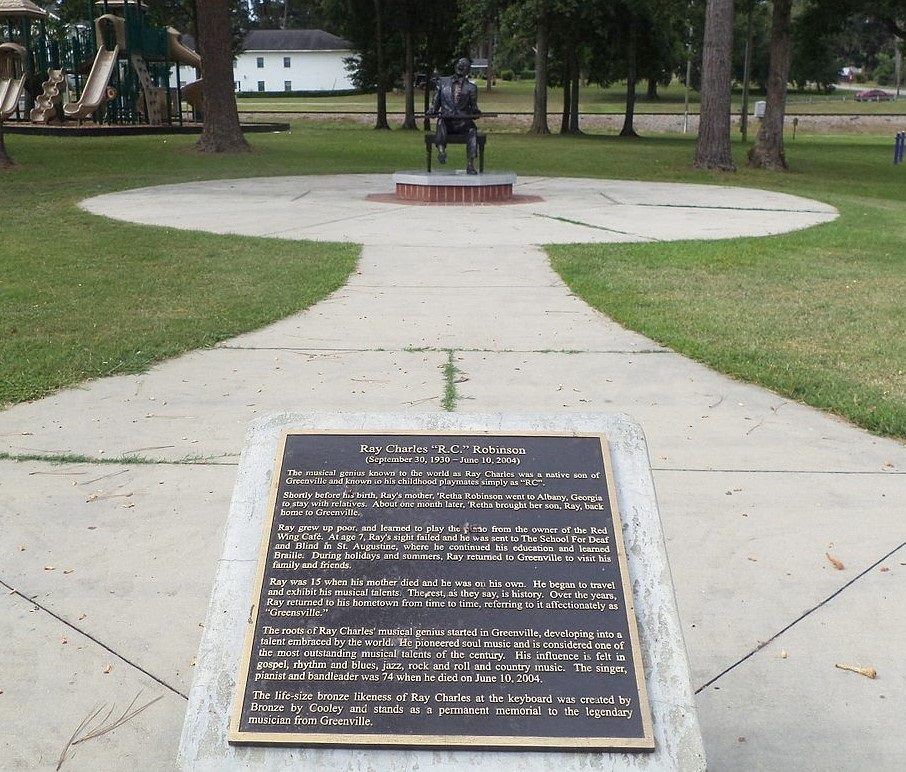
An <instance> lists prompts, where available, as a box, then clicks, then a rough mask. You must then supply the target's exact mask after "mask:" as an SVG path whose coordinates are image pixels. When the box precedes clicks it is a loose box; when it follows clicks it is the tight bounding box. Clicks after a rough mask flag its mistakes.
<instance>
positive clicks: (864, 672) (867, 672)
mask: <svg viewBox="0 0 906 772" xmlns="http://www.w3.org/2000/svg"><path fill="white" fill-rule="evenodd" d="M834 667H836V668H839V669H840V670H848V671H849V672H850V673H858V674H859V675H861V676H865V677H866V678H872V679H874V678H877V677H878V671H877V670H875V669H874V668H873V667H862V666H861V665H844V664H841V663H839V662H838V663H837V664H835V665H834Z"/></svg>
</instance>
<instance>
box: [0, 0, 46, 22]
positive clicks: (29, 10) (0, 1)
mask: <svg viewBox="0 0 906 772" xmlns="http://www.w3.org/2000/svg"><path fill="white" fill-rule="evenodd" d="M23 16H27V17H30V18H32V19H43V18H45V17H46V16H47V11H45V10H44V9H43V8H39V7H38V6H37V5H35V4H34V3H33V2H31V0H0V17H5V18H21V17H23Z"/></svg>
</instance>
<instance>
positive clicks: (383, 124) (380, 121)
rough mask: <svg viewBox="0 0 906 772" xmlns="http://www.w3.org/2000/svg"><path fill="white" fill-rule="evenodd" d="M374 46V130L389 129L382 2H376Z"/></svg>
mask: <svg viewBox="0 0 906 772" xmlns="http://www.w3.org/2000/svg"><path fill="white" fill-rule="evenodd" d="M374 44H375V54H376V57H377V120H376V121H375V124H374V128H376V129H389V128H390V124H389V123H387V74H386V73H385V72H384V23H383V19H382V18H381V0H374Z"/></svg>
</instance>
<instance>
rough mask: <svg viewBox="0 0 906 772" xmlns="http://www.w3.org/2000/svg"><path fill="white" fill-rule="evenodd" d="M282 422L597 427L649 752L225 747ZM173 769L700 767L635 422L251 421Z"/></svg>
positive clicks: (465, 428)
mask: <svg viewBox="0 0 906 772" xmlns="http://www.w3.org/2000/svg"><path fill="white" fill-rule="evenodd" d="M287 431H302V432H306V431H307V432H332V431H333V432H336V431H341V432H342V431H345V432H351V433H357V432H383V433H387V434H392V433H394V432H413V431H414V432H425V433H437V434H439V433H453V432H455V433H462V434H469V435H473V434H474V435H481V434H482V433H497V434H501V433H506V434H510V435H514V436H516V435H522V434H525V435H531V434H537V433H542V434H559V435H571V434H599V435H602V436H604V437H606V441H607V443H608V445H609V447H610V451H611V456H612V471H613V482H614V485H615V489H616V498H617V500H618V504H619V511H620V513H621V516H622V527H623V538H624V542H625V547H626V555H627V558H628V570H629V575H630V577H631V580H632V581H631V586H632V593H633V603H634V609H635V616H636V620H637V623H638V633H639V640H640V648H641V660H642V663H643V665H644V672H645V681H646V686H647V689H648V694H649V698H650V704H651V718H652V729H653V738H654V746H655V750H654V751H653V752H650V753H627V752H622V751H607V752H600V751H598V752H588V751H587V750H586V749H585V748H582V747H576V748H575V749H571V750H569V751H565V752H564V751H558V752H554V751H548V752H538V751H528V750H522V749H518V747H517V748H514V749H513V750H496V751H490V750H484V751H482V750H479V749H478V748H480V743H476V746H475V749H471V748H469V749H462V750H454V749H446V750H427V749H426V750H421V749H380V750H379V749H369V748H362V747H359V748H343V747H280V746H250V745H231V744H230V743H229V742H228V730H229V723H230V714H231V710H232V708H233V705H232V703H233V701H234V699H233V698H234V695H235V692H236V679H237V677H238V676H239V674H240V671H241V669H242V661H241V660H242V658H243V657H242V655H243V643H244V639H245V636H246V632H247V629H248V627H249V614H250V609H249V599H250V598H251V597H252V595H253V591H254V588H255V585H256V573H257V568H258V557H259V554H260V549H261V539H262V533H263V528H264V525H265V523H266V522H267V521H268V519H269V516H270V513H269V507H270V505H271V503H272V495H271V492H272V490H273V483H274V480H273V479H272V478H273V476H274V458H275V455H276V453H277V449H278V447H279V445H280V443H282V442H283V436H284V433H285V432H287ZM179 764H180V767H181V768H182V769H192V770H215V769H216V770H223V769H247V768H254V769H311V770H337V771H339V770H351V769H363V768H368V769H388V770H390V769H393V770H413V771H414V770H416V769H428V768H430V769H432V770H433V769H441V770H453V769H464V770H465V769H470V770H471V769H487V770H492V769H493V770H497V769H500V768H503V767H506V766H510V765H515V767H516V768H518V769H526V770H555V769H556V770H557V771H558V772H569V771H570V770H580V769H581V770H583V771H586V770H616V769H646V770H648V769H650V770H654V769H658V770H661V769H663V770H668V769H669V770H673V769H683V770H697V769H704V768H705V760H704V750H703V747H702V740H701V734H700V731H699V728H698V722H697V718H696V712H695V704H694V698H693V694H692V689H691V686H690V683H689V672H688V664H687V661H686V652H685V647H684V644H683V640H682V634H681V629H680V625H679V620H678V618H677V612H676V606H675V601H674V596H673V586H672V581H671V578H670V573H669V567H668V565H667V559H666V554H665V552H664V546H663V537H662V533H661V527H660V521H659V517H658V512H657V504H656V500H655V496H654V489H653V484H652V480H651V473H650V470H649V465H648V457H647V450H646V447H645V441H644V438H643V436H642V434H641V432H640V430H639V429H638V428H637V427H636V426H635V425H634V424H633V423H632V422H631V421H630V420H629V419H627V418H626V417H623V416H562V417H551V416H544V417H537V418H533V417H519V418H517V417H509V416H480V415H471V416H470V415H456V414H438V415H387V414H372V415H343V414H336V413H331V414H311V413H305V414H281V415H277V416H272V417H269V418H266V419H262V420H260V421H258V422H256V423H255V424H254V425H253V426H252V429H251V432H250V436H249V441H248V444H247V446H246V448H245V450H244V452H243V455H242V460H241V463H240V468H239V473H238V478H237V482H236V488H235V492H234V495H233V501H232V505H231V510H230V516H229V521H228V523H227V529H226V535H225V545H224V551H223V556H222V559H221V561H220V565H219V567H218V570H217V575H216V580H215V584H214V590H213V595H212V600H211V607H210V609H209V612H208V617H207V621H206V623H205V631H204V636H203V639H202V643H201V647H200V651H199V655H198V660H197V669H196V674H195V681H194V683H193V686H192V691H191V693H190V698H189V706H188V710H187V713H186V720H185V724H184V727H183V735H182V740H181V743H180V751H179Z"/></svg>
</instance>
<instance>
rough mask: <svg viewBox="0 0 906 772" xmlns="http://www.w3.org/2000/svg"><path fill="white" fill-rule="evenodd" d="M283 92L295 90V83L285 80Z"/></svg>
mask: <svg viewBox="0 0 906 772" xmlns="http://www.w3.org/2000/svg"><path fill="white" fill-rule="evenodd" d="M283 90H284V91H292V90H293V82H292V81H291V80H285V81H283Z"/></svg>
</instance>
